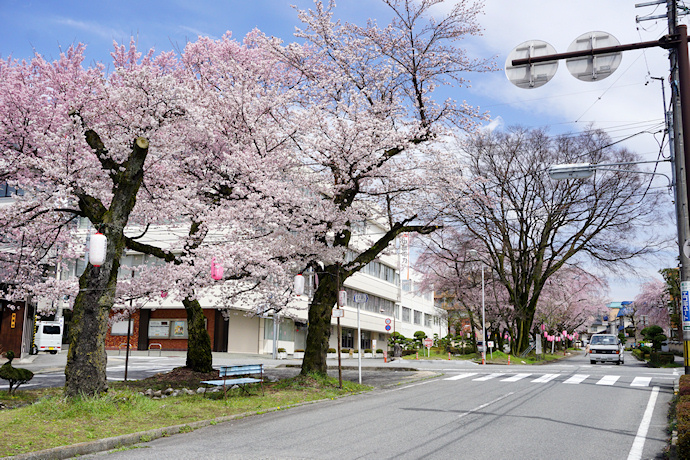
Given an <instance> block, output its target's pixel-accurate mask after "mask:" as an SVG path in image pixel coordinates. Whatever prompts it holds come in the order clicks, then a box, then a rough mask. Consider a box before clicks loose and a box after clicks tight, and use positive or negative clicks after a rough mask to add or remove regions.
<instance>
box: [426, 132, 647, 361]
mask: <svg viewBox="0 0 690 460" xmlns="http://www.w3.org/2000/svg"><path fill="white" fill-rule="evenodd" d="M613 144H614V143H613V142H612V141H611V139H610V138H609V137H608V136H607V135H606V134H605V133H603V132H601V131H598V130H587V131H585V132H583V133H581V134H576V135H567V136H565V135H564V136H549V135H548V134H547V133H546V132H545V131H543V130H538V129H535V130H528V129H524V128H511V129H509V130H507V131H502V132H498V131H493V132H482V133H480V134H477V135H474V136H470V137H469V138H467V140H466V141H465V142H463V143H462V144H461V146H459V148H458V149H457V150H458V155H459V156H460V158H462V159H463V161H464V162H465V165H466V166H465V167H458V170H457V171H451V170H448V171H446V178H447V179H446V180H445V181H444V180H443V179H442V178H439V181H438V184H437V185H438V186H439V193H438V197H437V201H439V202H440V201H443V202H444V204H445V208H446V210H447V219H446V222H447V223H448V225H453V224H455V225H457V226H458V227H462V228H463V231H466V232H467V233H469V234H470V235H471V236H472V239H473V244H475V246H477V247H480V248H481V249H482V250H480V251H478V252H479V254H481V255H482V261H483V263H484V264H486V265H487V266H489V267H491V271H492V272H493V274H494V276H496V278H497V281H498V282H500V283H501V284H502V285H503V286H504V287H505V290H506V291H507V294H508V299H509V300H508V303H509V305H510V306H511V308H513V309H514V314H515V316H516V322H517V324H518V327H517V350H518V351H522V350H524V349H526V348H527V347H528V346H529V334H530V331H531V329H532V326H533V324H534V317H535V313H536V311H537V308H538V305H539V299H540V297H541V295H542V292H543V290H544V288H545V286H546V282H547V281H548V279H549V278H550V277H551V276H553V275H554V274H555V273H557V272H558V271H559V270H560V269H561V268H563V267H564V266H566V264H570V265H575V264H579V263H582V262H585V261H589V262H590V263H592V264H594V266H598V267H607V268H608V269H609V270H616V269H620V267H621V266H623V265H624V263H625V262H626V261H629V260H630V259H632V258H634V257H637V256H640V255H642V254H646V253H649V252H651V251H652V250H653V248H655V247H656V245H655V244H653V242H652V241H648V240H652V239H654V238H656V237H658V235H648V234H644V233H643V232H642V231H640V232H638V229H644V228H648V225H653V224H654V222H655V219H656V218H657V217H656V216H657V215H658V214H657V210H658V206H657V203H658V199H659V195H658V194H657V193H655V192H654V191H653V190H647V189H646V188H645V187H643V186H642V185H643V184H642V180H643V178H642V176H641V175H639V174H621V173H611V172H606V171H604V172H597V173H596V174H594V176H593V177H592V178H589V179H571V180H565V181H554V180H552V179H551V178H550V177H549V176H548V174H547V173H546V170H547V168H548V167H549V166H551V165H555V164H562V163H580V162H589V163H595V164H596V163H609V162H634V161H635V160H637V159H638V158H639V157H638V156H637V155H635V154H633V153H632V152H630V151H628V150H625V149H620V148H616V147H614V146H613ZM623 169H625V166H624V167H623ZM457 177H463V178H465V180H466V181H467V182H466V183H465V185H463V186H462V187H461V188H459V189H457V190H454V182H455V181H456V178H457ZM468 185H469V187H468ZM640 190H644V192H643V193H641V192H640ZM456 203H459V205H456ZM437 206H439V207H442V206H444V205H442V204H440V203H439V204H437ZM645 235H648V236H646V237H645ZM645 238H647V239H645Z"/></svg>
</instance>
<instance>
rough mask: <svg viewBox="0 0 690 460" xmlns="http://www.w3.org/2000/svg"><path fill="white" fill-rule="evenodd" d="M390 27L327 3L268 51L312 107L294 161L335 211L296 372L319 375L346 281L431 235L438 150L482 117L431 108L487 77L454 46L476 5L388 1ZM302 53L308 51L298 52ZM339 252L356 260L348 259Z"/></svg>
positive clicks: (324, 238)
mask: <svg viewBox="0 0 690 460" xmlns="http://www.w3.org/2000/svg"><path fill="white" fill-rule="evenodd" d="M384 3H386V4H387V5H388V6H389V7H390V8H391V10H390V11H391V13H392V15H393V20H392V21H391V22H390V24H389V25H387V26H386V27H379V26H378V25H377V24H376V23H375V22H373V21H371V22H369V23H367V25H366V26H358V25H355V24H350V23H343V22H339V21H334V19H333V8H334V6H335V5H334V3H333V2H331V3H329V4H328V6H325V5H324V4H323V3H322V2H321V1H316V2H315V9H314V10H309V11H300V12H299V18H300V20H301V21H302V23H303V28H302V29H298V31H297V34H296V35H297V37H298V38H300V39H302V40H304V41H305V43H306V45H307V46H306V48H301V47H300V48H297V47H295V46H291V45H288V46H283V45H282V44H280V43H277V42H273V43H274V48H275V50H276V53H278V55H280V56H281V57H282V59H283V60H284V62H286V63H287V64H289V65H290V66H292V67H293V68H294V69H296V70H297V71H299V72H300V73H301V74H302V76H303V78H304V79H305V84H307V85H308V88H309V97H310V99H309V101H308V102H309V104H308V105H305V106H304V107H303V111H302V112H297V113H296V115H297V116H299V117H300V118H299V119H297V120H298V122H299V123H300V126H302V127H304V128H308V129H302V130H300V131H298V132H296V133H295V141H296V143H297V144H298V145H299V149H300V151H299V153H300V155H301V158H302V159H303V161H304V164H305V165H306V166H308V167H309V168H310V169H311V171H312V173H313V177H314V184H316V185H317V186H318V187H317V189H316V190H317V191H318V193H319V194H320V196H323V197H326V198H325V199H326V200H328V202H329V203H330V204H331V206H332V213H330V214H326V215H324V216H323V231H321V232H316V237H315V242H316V243H317V244H318V245H320V246H321V247H323V248H333V249H336V250H337V253H336V256H335V257H334V258H331V259H327V260H321V261H320V262H322V263H323V268H322V269H319V270H320V276H319V279H320V284H319V285H318V288H317V289H316V291H315V293H314V297H313V299H312V301H311V305H310V309H309V331H308V335H307V344H306V349H305V356H304V360H303V363H302V373H303V374H306V373H310V372H318V373H322V374H325V373H326V369H327V366H326V353H327V350H328V342H329V337H330V331H331V309H332V308H333V306H334V305H335V303H336V299H337V292H338V289H339V287H340V285H341V284H342V282H343V281H345V280H346V279H347V278H348V277H350V276H352V275H353V274H354V273H355V272H357V271H358V270H360V269H361V268H362V267H364V266H365V265H366V264H367V263H368V262H370V261H372V260H373V259H374V258H376V257H377V256H378V255H379V254H381V253H382V252H383V251H385V250H388V248H389V245H390V244H391V243H392V242H393V241H394V239H395V238H396V236H397V235H399V234H400V233H402V232H418V233H422V234H428V233H430V232H433V231H434V230H435V229H437V228H438V223H437V222H436V221H435V215H434V214H433V213H429V212H427V209H425V208H424V207H421V206H419V203H421V202H422V199H423V196H424V194H425V192H424V190H425V189H426V188H427V187H428V186H429V185H430V183H432V182H433V180H432V176H431V174H432V172H433V171H439V170H442V169H443V167H444V165H445V164H446V163H445V161H444V158H443V153H444V152H443V151H442V150H440V149H438V148H437V147H436V145H435V142H434V141H436V140H437V139H439V137H440V136H442V135H450V134H451V131H450V129H451V128H453V129H459V130H472V129H473V128H474V127H475V123H476V121H477V120H478V119H479V118H480V117H481V114H479V113H478V112H477V110H476V109H474V108H472V107H470V106H469V105H468V104H466V103H464V102H463V103H461V104H458V103H456V102H455V101H452V100H447V101H437V100H435V99H434V94H435V93H436V90H437V89H438V88H439V86H441V85H446V84H456V85H458V86H464V85H466V84H467V81H466V80H465V76H466V75H467V73H469V72H472V71H490V70H493V69H494V66H493V64H492V63H491V62H489V61H488V60H483V59H481V60H473V59H471V58H470V57H468V56H467V53H466V52H465V51H464V50H463V49H461V48H460V47H459V46H458V44H459V42H460V40H462V39H463V38H464V37H466V36H470V35H476V34H479V33H480V28H479V25H478V23H477V15H478V14H479V13H480V12H481V5H480V4H469V3H467V2H459V3H457V4H455V6H453V7H452V8H451V9H450V12H449V13H448V14H446V15H444V16H442V17H435V16H433V13H434V12H435V11H437V10H435V9H434V7H435V6H437V5H439V4H440V3H442V0H422V1H413V0H385V1H384ZM305 50H308V52H307V51H305ZM369 218H373V219H375V220H377V221H379V222H381V223H383V224H384V225H385V230H384V231H383V232H382V233H379V234H376V235H369V236H363V237H362V238H354V239H353V233H355V232H353V227H354V226H355V225H356V224H359V223H361V222H364V221H366V219H369ZM346 250H350V251H353V252H354V257H352V258H349V259H345V257H344V256H345V252H346Z"/></svg>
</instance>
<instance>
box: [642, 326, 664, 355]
mask: <svg viewBox="0 0 690 460" xmlns="http://www.w3.org/2000/svg"><path fill="white" fill-rule="evenodd" d="M642 336H643V337H644V339H645V340H646V341H647V342H652V350H661V344H662V342H663V341H664V340H666V339H667V337H666V335H664V329H663V328H662V327H661V326H657V325H654V326H648V327H645V328H644V329H642Z"/></svg>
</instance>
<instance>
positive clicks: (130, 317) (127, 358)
mask: <svg viewBox="0 0 690 460" xmlns="http://www.w3.org/2000/svg"><path fill="white" fill-rule="evenodd" d="M130 302H131V300H130ZM131 327H132V310H130V311H129V316H127V351H126V352H125V382H126V381H127V368H128V367H129V330H130V328H131Z"/></svg>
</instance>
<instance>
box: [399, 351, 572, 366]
mask: <svg viewBox="0 0 690 460" xmlns="http://www.w3.org/2000/svg"><path fill="white" fill-rule="evenodd" d="M569 351H577V350H575V349H574V348H573V349H569ZM560 358H563V352H559V353H554V354H551V353H546V354H542V355H541V356H540V357H539V359H537V357H536V356H535V355H533V354H530V355H528V356H526V357H524V358H520V357H518V356H515V355H511V357H510V363H511V364H541V363H544V362H546V361H554V360H557V359H560ZM403 359H406V360H417V357H416V356H415V355H408V356H405V357H403ZM419 359H420V360H423V359H429V360H433V359H443V360H447V359H448V353H447V352H443V351H441V350H438V349H434V348H431V350H430V353H429V356H427V352H426V350H424V352H422V351H420V352H419ZM481 359H482V356H481V353H469V354H466V355H451V360H464V361H481ZM486 362H487V363H489V364H508V355H507V354H506V353H503V352H501V351H494V352H493V353H487V354H486Z"/></svg>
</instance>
